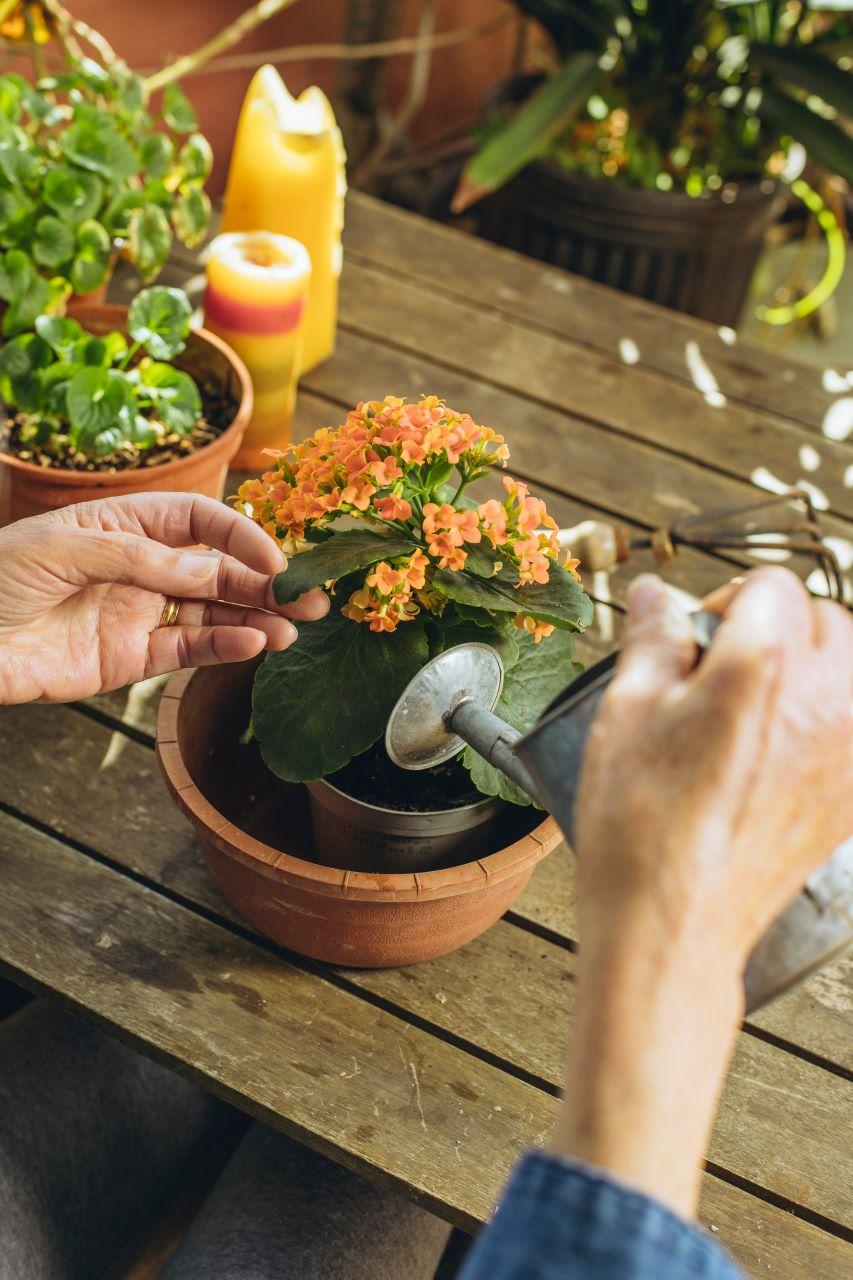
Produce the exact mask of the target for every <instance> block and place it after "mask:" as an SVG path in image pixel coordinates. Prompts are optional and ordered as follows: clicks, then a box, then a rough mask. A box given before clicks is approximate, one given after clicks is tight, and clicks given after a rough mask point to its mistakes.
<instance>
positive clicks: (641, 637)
mask: <svg viewBox="0 0 853 1280" xmlns="http://www.w3.org/2000/svg"><path fill="white" fill-rule="evenodd" d="M696 656H697V654H696V642H695V640H694V639H693V631H692V628H691V626H690V620H689V618H688V615H687V610H686V609H685V608H684V607H683V605H681V604H680V603H679V602H678V600H677V599H676V597H675V595H674V594H673V593H672V592H671V591H670V590H669V589H668V588H667V587H666V585H665V584H664V583H663V582H662V581H661V579H660V578H658V577H657V576H656V575H655V574H651V573H644V574H641V575H640V576H639V577H638V578H636V579H635V580H634V582H633V583H632V584H631V589H630V591H629V592H628V621H627V625H626V628H625V637H624V640H623V644H622V653H621V655H620V657H619V662H618V663H617V666H616V673H615V676H614V680H613V683H614V685H616V686H617V687H618V690H619V692H620V694H626V693H627V694H631V695H633V696H636V697H641V698H642V697H656V696H658V695H659V694H661V693H663V692H664V691H665V690H666V689H668V688H669V687H671V686H672V685H673V684H676V683H677V682H678V681H680V680H683V679H684V677H685V676H686V675H687V674H688V673H689V672H690V671H691V670H692V669H693V667H694V665H695V663H696Z"/></svg>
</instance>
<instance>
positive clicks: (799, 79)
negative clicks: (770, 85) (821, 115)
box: [749, 44, 853, 118]
mask: <svg viewBox="0 0 853 1280" xmlns="http://www.w3.org/2000/svg"><path fill="white" fill-rule="evenodd" d="M749 63H750V66H758V67H761V68H762V69H763V70H764V71H767V72H769V74H770V75H771V76H772V77H773V79H774V80H781V81H783V82H784V83H785V84H789V85H793V86H794V87H795V88H797V89H804V90H805V91H806V93H813V94H816V96H817V97H818V98H822V99H823V101H824V102H828V103H829V104H830V106H832V107H835V108H836V110H838V111H840V112H841V114H842V115H845V116H849V117H851V118H853V76H851V74H850V72H849V71H842V69H841V67H839V66H836V64H835V63H834V62H832V61H831V60H830V59H829V58H822V57H821V55H820V54H819V53H814V52H813V51H812V50H811V49H808V48H804V47H803V46H802V45H788V46H785V45H778V44H772V45H769V44H752V45H750V47H749Z"/></svg>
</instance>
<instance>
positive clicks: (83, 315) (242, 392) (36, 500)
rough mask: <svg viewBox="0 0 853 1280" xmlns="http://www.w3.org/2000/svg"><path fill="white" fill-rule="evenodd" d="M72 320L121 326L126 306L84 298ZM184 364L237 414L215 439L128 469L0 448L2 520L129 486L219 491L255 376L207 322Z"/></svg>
mask: <svg viewBox="0 0 853 1280" xmlns="http://www.w3.org/2000/svg"><path fill="white" fill-rule="evenodd" d="M71 314H73V316H74V319H75V320H77V321H78V322H79V323H80V324H81V325H82V326H83V328H84V329H87V330H88V331H89V332H90V333H94V334H104V333H109V332H110V331H111V330H113V329H124V328H125V327H126V324H127V307H120V306H107V305H102V304H99V303H89V302H82V301H81V302H79V303H77V304H76V305H75V306H74V307H73V309H72V312H71ZM174 363H175V365H176V366H177V367H178V368H180V369H185V370H186V371H187V372H188V373H191V374H194V375H196V376H199V375H201V374H204V375H206V376H208V377H210V378H212V379H214V380H215V381H216V382H217V383H218V384H219V385H220V386H221V387H222V388H223V390H224V391H226V392H227V393H228V394H229V395H230V396H231V398H232V399H233V400H234V403H235V404H236V405H237V411H236V413H235V414H234V418H233V421H232V422H231V423H230V425H229V426H228V427H226V429H225V430H224V431H222V432H221V433H220V434H219V435H218V436H217V437H216V439H215V440H212V441H211V442H210V444H206V445H204V447H203V448H201V449H198V450H197V451H196V452H195V453H191V454H187V456H186V457H184V458H176V459H174V460H172V461H170V462H162V463H159V464H157V465H155V466H151V467H139V468H137V469H135V470H126V471H116V472H108V471H68V470H65V469H63V468H61V467H39V466H36V465H35V464H34V463H32V462H24V461H23V460H22V459H20V458H16V457H15V456H14V454H11V453H0V525H5V524H9V523H10V522H11V521H12V520H21V519H23V518H24V517H25V516H34V515H39V514H40V513H41V512H43V511H55V510H56V509H57V508H58V507H65V506H68V504H69V503H72V502H89V501H90V500H91V499H93V498H110V497H117V496H118V495H120V494H125V493H151V492H163V491H169V492H188V493H201V494H205V495H207V496H208V497H211V498H221V497H222V493H223V488H224V485H225V476H226V473H227V471H228V467H229V465H230V463H231V459H232V458H233V457H234V455H235V453H236V452H237V450H238V449H239V447H240V442H241V440H242V439H243V433H244V432H245V430H246V427H247V425H248V422H249V419H250V417H251V415H252V383H251V379H250V378H249V373H248V370H247V369H246V366H245V365H244V364H243V361H242V360H241V359H240V357H239V356H238V355H237V354H236V353H235V352H234V351H232V350H231V348H230V347H229V346H228V344H227V343H225V342H223V341H222V339H221V338H218V337H217V336H216V335H215V334H213V333H209V332H208V330H207V329H194V330H193V331H192V333H191V334H190V336H189V339H188V340H187V346H186V349H185V350H184V351H182V352H181V354H180V355H179V356H178V357H177V359H176V360H175V361H174Z"/></svg>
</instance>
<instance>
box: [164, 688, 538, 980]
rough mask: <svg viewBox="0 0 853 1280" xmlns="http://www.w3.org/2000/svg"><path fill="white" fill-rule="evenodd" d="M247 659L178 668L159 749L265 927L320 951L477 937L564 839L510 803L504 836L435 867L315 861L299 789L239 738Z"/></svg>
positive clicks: (376, 964)
mask: <svg viewBox="0 0 853 1280" xmlns="http://www.w3.org/2000/svg"><path fill="white" fill-rule="evenodd" d="M254 669H255V664H254V663H241V664H239V665H236V666H230V667H205V668H200V669H199V670H197V671H184V672H180V673H179V674H178V675H175V676H173V677H172V679H171V680H170V681H169V684H168V685H167V686H166V690H165V693H164V694H163V699H162V701H161V703H160V711H159V716H158V723H157V756H158V759H159V761H160V767H161V768H162V770H163V773H164V775H165V778H166V782H167V784H168V786H169V790H170V791H171V793H172V795H173V797H174V799H175V801H176V802H177V804H178V806H179V807H180V809H181V810H182V811H183V812H184V813H185V814H186V816H187V817H188V818H189V820H190V822H191V823H192V824H193V826H194V827H195V830H196V835H197V837H198V840H199V843H200V845H201V847H202V850H203V851H204V855H205V857H206V859H207V862H208V866H209V867H210V869H211V871H212V873H213V876H214V878H215V880H216V882H217V884H218V885H219V888H220V889H221V890H222V892H223V893H224V894H225V896H226V898H228V900H229V901H230V902H231V903H232V904H233V906H234V907H236V909H237V910H238V911H239V912H240V914H241V915H242V916H244V917H245V919H246V920H248V921H249V923H250V924H252V925H253V926H254V927H255V928H256V929H258V930H260V932H262V933H265V934H266V935H267V936H268V937H270V938H272V939H274V941H276V942H278V943H281V944H282V945H283V946H285V947H288V948H290V949H291V950H293V951H298V952H300V953H302V954H303V955H306V956H311V957H312V958H313V959H316V960H325V961H329V962H330V963H333V964H343V965H353V966H357V967H361V968H387V967H390V966H393V965H401V964H413V963H416V962H418V961H420V960H430V959H432V958H433V957H434V956H440V955H444V954H446V953H447V952H448V951H453V950H455V949H456V948H457V947H461V946H462V945H463V944H464V943H466V942H469V941H470V940H471V939H472V938H475V937H477V935H478V934H480V933H482V932H483V930H484V929H487V928H488V927H489V925H490V924H493V923H494V922H495V920H497V919H498V918H499V917H500V916H502V915H503V913H504V912H505V911H506V910H507V908H508V907H509V906H510V904H511V903H512V902H513V901H514V899H515V898H516V897H517V895H518V894H519V893H520V892H521V890H522V889H523V887H524V885H525V884H526V883H527V881H528V879H529V878H530V875H531V873H532V871H533V869H534V867H535V866H536V864H537V863H538V862H540V861H541V859H542V858H544V857H545V856H546V854H548V853H550V852H551V850H552V849H553V848H554V847H555V845H557V844H558V842H559V840H560V832H559V829H558V827H557V824H556V823H555V822H554V820H553V819H552V818H547V817H546V818H544V819H543V817H542V814H541V813H539V812H538V811H535V810H530V809H515V810H513V811H512V813H509V812H507V816H506V818H505V820H504V821H503V822H502V824H501V829H502V832H503V836H502V838H503V839H504V840H505V841H506V842H507V843H506V844H505V846H504V847H503V848H498V849H497V850H496V851H495V852H493V853H488V854H486V855H485V856H481V857H479V858H476V859H474V860H473V861H470V862H465V863H463V864H461V865H459V866H454V867H448V868H446V869H444V870H441V871H424V872H414V873H412V872H409V873H388V874H376V873H370V872H364V871H345V870H340V869H336V868H334V867H327V866H322V865H320V864H319V863H318V862H316V861H313V860H312V858H313V833H312V827H311V820H310V813H309V806H308V799H307V792H306V789H305V788H304V787H302V786H295V785H291V784H288V783H284V782H282V781H280V779H278V778H276V777H274V776H273V775H272V774H271V773H270V772H269V771H268V770H267V769H266V768H265V766H264V765H263V764H262V762H261V761H260V758H259V756H258V754H257V751H256V750H253V749H247V748H241V747H240V746H239V745H238V738H239V735H240V733H241V732H242V730H243V729H244V727H245V725H246V721H247V719H248V710H249V705H250V698H251V685H252V677H253V675H254Z"/></svg>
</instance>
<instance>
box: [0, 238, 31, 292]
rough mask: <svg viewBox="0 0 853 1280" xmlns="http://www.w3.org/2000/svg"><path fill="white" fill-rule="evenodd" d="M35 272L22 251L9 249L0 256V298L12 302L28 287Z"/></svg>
mask: <svg viewBox="0 0 853 1280" xmlns="http://www.w3.org/2000/svg"><path fill="white" fill-rule="evenodd" d="M34 275H35V271H34V269H33V264H32V262H31V261H30V259H29V257H28V256H27V254H25V253H24V252H23V250H22V249H10V250H9V252H8V253H4V254H2V255H0V298H2V299H3V300H4V302H14V301H15V299H16V298H18V297H20V296H21V294H23V293H26V291H27V289H28V288H29V287H30V282H31V281H32V278H33V276H34Z"/></svg>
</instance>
